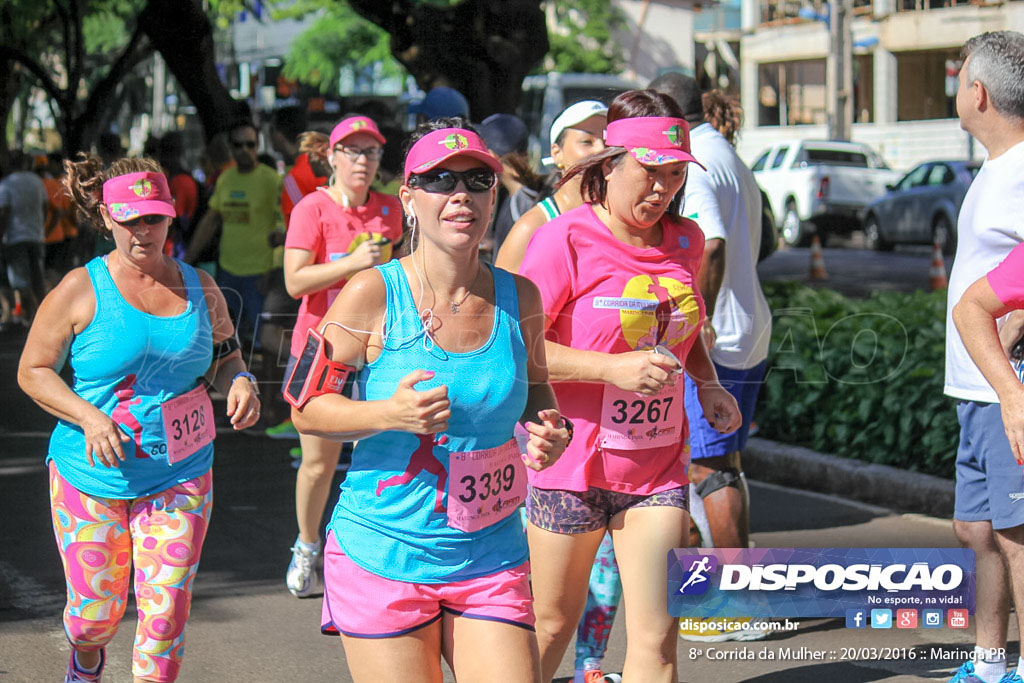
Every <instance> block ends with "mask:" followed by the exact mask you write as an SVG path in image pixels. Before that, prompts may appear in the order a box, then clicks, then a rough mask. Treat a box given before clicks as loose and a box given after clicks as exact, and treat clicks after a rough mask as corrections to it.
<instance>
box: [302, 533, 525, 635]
mask: <svg viewBox="0 0 1024 683" xmlns="http://www.w3.org/2000/svg"><path fill="white" fill-rule="evenodd" d="M529 575H530V563H529V562H524V563H522V564H521V565H519V566H518V567H514V568H512V569H506V570H504V571H500V572H497V573H495V574H490V575H488V576H481V577H479V578H476V579H465V580H463V581H456V582H454V583H406V582H404V581H394V580H392V579H386V578H384V577H382V576H377V575H376V574H373V573H371V572H368V571H366V570H365V569H363V568H362V567H360V566H359V565H357V564H356V563H355V562H353V561H352V560H351V559H350V558H349V557H348V555H346V554H345V552H344V551H343V550H342V549H341V547H340V546H339V545H338V541H337V540H336V539H335V538H334V533H333V532H331V533H328V534H327V542H326V543H325V544H324V606H323V613H322V616H321V618H320V624H321V625H320V632H321V633H323V634H324V635H338V634H339V633H342V634H344V635H346V636H349V637H352V638H391V637H395V636H401V635H405V634H406V633H409V632H411V631H415V630H416V629H418V628H422V627H424V626H427V625H428V624H432V623H433V622H435V621H437V620H438V619H440V618H441V612H442V611H444V612H448V613H449V614H454V615H455V616H461V617H468V618H470V619H485V620H489V621H499V622H504V623H506V624H512V625H513V626H519V627H521V628H525V629H528V630H530V631H532V630H533V625H534V616H533V596H532V594H531V592H530V580H529Z"/></svg>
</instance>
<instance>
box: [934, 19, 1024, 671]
mask: <svg viewBox="0 0 1024 683" xmlns="http://www.w3.org/2000/svg"><path fill="white" fill-rule="evenodd" d="M963 53H964V56H965V60H964V63H963V67H962V68H961V70H960V87H959V90H958V91H957V95H956V109H957V114H958V115H959V117H960V125H961V127H962V128H963V129H964V130H966V131H967V132H968V133H970V134H971V135H973V136H974V137H975V138H976V139H977V140H978V141H979V142H980V143H981V144H982V145H984V146H985V149H986V150H988V159H987V160H986V161H985V163H984V165H983V166H982V167H981V170H980V171H979V172H978V175H977V177H976V178H975V179H974V182H973V183H972V185H971V188H970V190H969V191H968V192H967V196H966V197H965V198H964V202H963V206H962V207H961V208H960V218H959V222H958V225H957V233H958V238H957V249H956V259H955V260H954V262H953V271H952V274H951V275H950V278H949V295H948V299H947V302H948V305H947V314H946V386H945V393H946V394H947V395H948V396H952V397H953V398H955V399H957V401H958V403H957V417H958V419H959V421H960V445H959V448H958V450H957V457H956V506H955V509H954V513H953V519H954V521H953V529H954V531H955V532H956V535H957V538H958V539H959V540H960V543H962V544H963V545H964V546H966V547H968V548H970V549H971V550H973V551H974V552H975V554H976V558H977V576H978V579H977V604H976V610H975V616H974V620H975V627H976V631H977V644H976V650H975V656H974V658H973V659H974V661H973V662H972V661H970V660H968V661H967V662H965V663H964V665H963V666H961V667H960V669H959V670H958V671H957V672H956V673H955V674H954V676H953V678H952V679H950V680H951V683H952V682H956V683H977V682H979V681H984V682H985V683H1021V678H1020V676H1019V675H1018V674H1017V673H1016V672H1011V673H1007V672H1006V656H1005V651H1004V650H1003V648H1005V647H1006V637H1007V621H1008V618H1009V610H1010V598H1011V597H1013V598H1014V601H1015V603H1016V605H1017V620H1018V622H1019V625H1020V630H1021V632H1022V633H1024V503H1020V502H1018V501H1020V500H1021V499H1022V498H1024V467H1022V466H1020V465H1018V464H1017V462H1016V459H1015V458H1014V456H1013V453H1012V451H1011V448H1010V444H1009V442H1008V441H1007V439H1006V434H1005V432H1004V431H1003V423H1002V417H1001V414H1000V406H999V399H998V397H997V396H996V393H995V391H994V390H993V389H992V387H991V386H990V385H989V384H988V382H987V381H986V380H985V378H984V376H983V375H982V374H981V371H980V370H978V367H977V366H976V365H975V364H974V362H973V361H972V360H971V357H970V355H968V353H967V350H966V349H965V348H964V345H963V342H962V341H961V339H960V335H959V334H958V333H957V330H956V327H955V326H954V324H953V319H952V311H953V306H954V305H955V304H956V303H957V302H958V301H959V300H960V297H961V296H962V295H963V293H964V291H966V289H967V288H968V287H969V286H970V285H971V284H972V283H973V282H974V281H975V280H977V279H978V278H980V277H982V276H984V275H985V274H986V273H987V272H988V271H990V270H992V268H994V267H995V266H996V265H998V264H999V263H1000V262H1001V261H1002V260H1003V259H1004V258H1005V257H1006V256H1007V254H1009V253H1010V251H1011V250H1012V249H1013V247H1015V246H1017V244H1019V243H1020V242H1021V241H1022V240H1024V35H1022V34H1020V33H1017V32H1014V31H999V32H994V33H985V34H982V35H980V36H975V37H974V38H971V39H970V40H968V41H967V43H966V44H965V45H964V49H963ZM1022 666H1024V663H1022V662H1021V661H1018V671H1024V668H1021V667H1022Z"/></svg>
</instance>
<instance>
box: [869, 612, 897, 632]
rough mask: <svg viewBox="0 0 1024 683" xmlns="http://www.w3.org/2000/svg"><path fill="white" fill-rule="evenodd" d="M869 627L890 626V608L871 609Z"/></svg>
mask: <svg viewBox="0 0 1024 683" xmlns="http://www.w3.org/2000/svg"><path fill="white" fill-rule="evenodd" d="M871 628H892V610H891V609H873V610H871Z"/></svg>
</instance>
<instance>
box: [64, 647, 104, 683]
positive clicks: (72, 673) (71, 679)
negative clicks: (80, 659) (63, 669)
mask: <svg viewBox="0 0 1024 683" xmlns="http://www.w3.org/2000/svg"><path fill="white" fill-rule="evenodd" d="M106 664H107V653H106V650H100V667H99V668H98V669H96V672H95V673H91V674H87V673H85V672H84V671H82V670H81V669H79V668H78V663H77V662H76V661H75V651H74V650H72V651H71V659H70V660H68V672H67V673H66V674H64V683H99V680H100V677H101V676H102V675H103V667H104V666H106Z"/></svg>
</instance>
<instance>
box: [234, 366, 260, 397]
mask: <svg viewBox="0 0 1024 683" xmlns="http://www.w3.org/2000/svg"><path fill="white" fill-rule="evenodd" d="M239 377H244V378H246V379H247V380H249V383H250V384H252V391H253V393H254V394H256V395H257V396H259V395H260V385H259V382H258V381H257V380H256V375H254V374H252V373H251V372H246V371H244V370H243V371H242V372H240V373H238V374H237V375H235V376H234V377H232V378H231V383H232V384H234V383H235V380H237V379H238V378H239Z"/></svg>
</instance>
